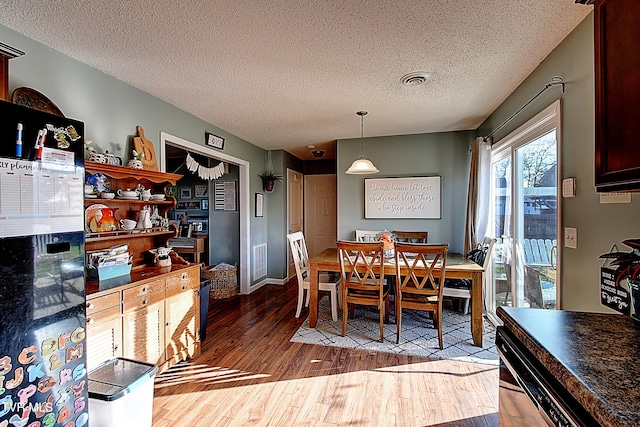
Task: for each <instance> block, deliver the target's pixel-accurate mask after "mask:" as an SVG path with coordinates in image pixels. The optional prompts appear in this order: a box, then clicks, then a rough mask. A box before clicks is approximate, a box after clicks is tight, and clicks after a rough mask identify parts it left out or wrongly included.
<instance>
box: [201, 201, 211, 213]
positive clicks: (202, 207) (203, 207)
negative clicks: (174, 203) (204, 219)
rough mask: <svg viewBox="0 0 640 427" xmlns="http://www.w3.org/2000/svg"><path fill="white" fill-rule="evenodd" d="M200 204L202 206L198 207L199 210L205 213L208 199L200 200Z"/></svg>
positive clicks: (207, 207)
mask: <svg viewBox="0 0 640 427" xmlns="http://www.w3.org/2000/svg"><path fill="white" fill-rule="evenodd" d="M200 204H201V205H202V206H201V207H200V209H202V210H205V211H206V210H207V209H209V199H204V200H202V201H201V202H200Z"/></svg>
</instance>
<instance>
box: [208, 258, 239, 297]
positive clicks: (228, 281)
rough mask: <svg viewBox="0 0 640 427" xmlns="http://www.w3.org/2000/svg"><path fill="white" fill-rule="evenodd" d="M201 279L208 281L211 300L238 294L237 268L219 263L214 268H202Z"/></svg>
mask: <svg viewBox="0 0 640 427" xmlns="http://www.w3.org/2000/svg"><path fill="white" fill-rule="evenodd" d="M201 277H202V279H204V280H209V282H210V284H211V288H210V290H209V296H210V298H212V299H223V298H229V297H232V296H234V295H237V294H238V266H237V265H231V264H227V263H226V262H221V263H220V264H218V265H216V266H215V267H203V268H202V273H201Z"/></svg>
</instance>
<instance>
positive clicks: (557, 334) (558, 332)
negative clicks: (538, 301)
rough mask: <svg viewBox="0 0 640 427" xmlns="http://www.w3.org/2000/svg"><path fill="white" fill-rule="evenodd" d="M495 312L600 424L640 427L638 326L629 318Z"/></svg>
mask: <svg viewBox="0 0 640 427" xmlns="http://www.w3.org/2000/svg"><path fill="white" fill-rule="evenodd" d="M497 313H498V316H499V317H500V319H502V321H503V322H504V326H505V327H506V328H507V329H508V330H509V331H510V332H512V334H513V335H514V336H515V337H516V338H518V339H519V340H520V341H521V342H522V343H523V344H524V346H525V347H526V348H527V349H528V350H529V351H530V352H531V353H532V354H533V355H534V356H535V357H536V358H537V359H538V360H539V361H540V362H541V363H542V365H543V366H544V367H546V368H547V369H548V370H549V372H550V374H551V375H552V376H553V377H554V378H556V379H557V380H558V381H559V382H560V384H562V385H563V386H564V387H565V388H566V389H567V391H568V392H569V393H571V394H572V395H573V396H574V397H575V398H576V400H578V402H580V403H581V404H582V406H583V407H584V408H585V409H586V410H587V411H588V412H589V413H590V414H591V415H592V416H593V417H594V418H595V420H596V421H598V422H599V423H600V424H602V425H603V426H639V425H640V387H639V385H638V382H639V381H640V325H638V324H636V323H635V322H634V321H633V320H632V319H631V318H630V317H628V316H622V315H617V314H602V313H584V312H572V311H564V310H542V309H531V308H512V307H500V308H499V309H498V311H497Z"/></svg>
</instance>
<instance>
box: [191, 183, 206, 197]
mask: <svg viewBox="0 0 640 427" xmlns="http://www.w3.org/2000/svg"><path fill="white" fill-rule="evenodd" d="M193 188H194V193H195V197H209V186H208V185H207V184H196V185H195V186H194V187H193Z"/></svg>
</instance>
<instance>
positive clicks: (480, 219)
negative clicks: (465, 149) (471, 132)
mask: <svg viewBox="0 0 640 427" xmlns="http://www.w3.org/2000/svg"><path fill="white" fill-rule="evenodd" d="M490 168H491V139H490V138H489V139H488V140H487V141H485V140H484V138H482V137H478V138H476V139H475V140H473V142H472V143H471V165H470V167H469V191H468V193H467V215H466V228H465V238H464V253H465V254H467V253H469V252H470V251H471V250H472V249H474V248H475V247H477V246H478V242H481V241H482V240H483V239H484V237H485V236H486V235H487V226H488V220H489V189H490V188H489V181H490V177H491V169H490Z"/></svg>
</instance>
